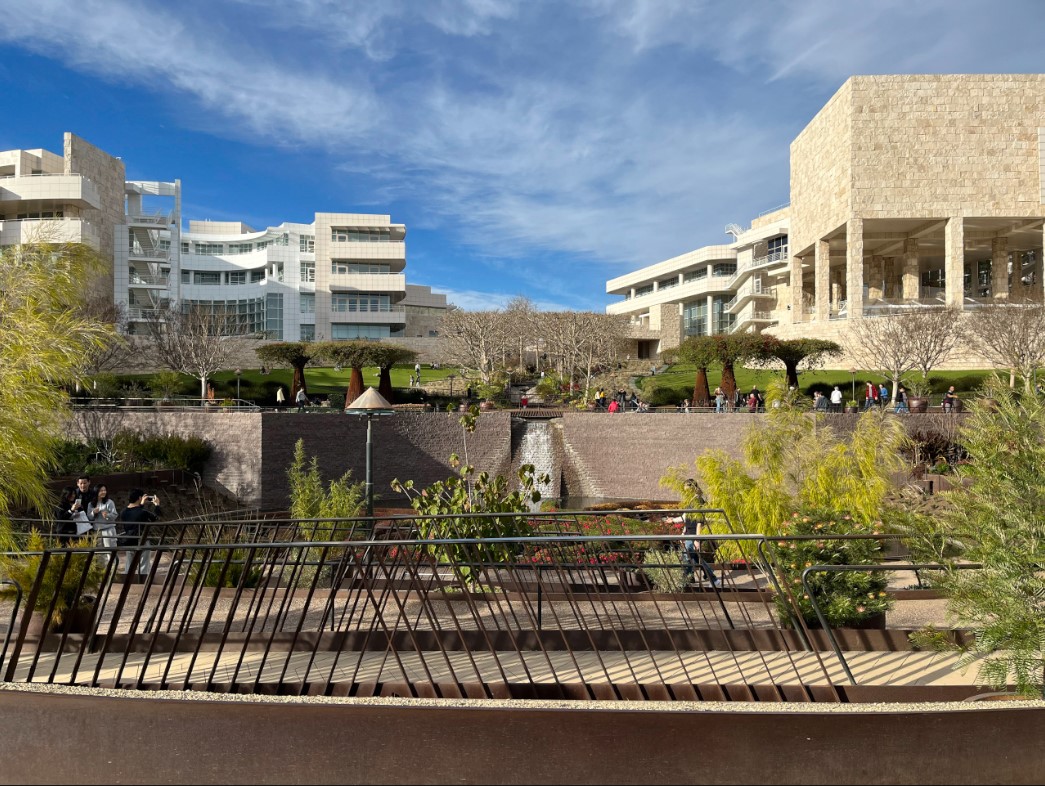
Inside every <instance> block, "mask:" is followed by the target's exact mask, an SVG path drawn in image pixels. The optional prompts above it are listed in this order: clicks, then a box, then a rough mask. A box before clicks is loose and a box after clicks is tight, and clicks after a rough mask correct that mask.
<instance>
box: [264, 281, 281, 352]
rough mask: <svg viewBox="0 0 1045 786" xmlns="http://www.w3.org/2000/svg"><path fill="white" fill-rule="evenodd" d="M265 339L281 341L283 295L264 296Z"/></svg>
mask: <svg viewBox="0 0 1045 786" xmlns="http://www.w3.org/2000/svg"><path fill="white" fill-rule="evenodd" d="M265 338H274V339H276V340H277V341H282V340H283V295H282V294H280V293H279V292H270V293H269V294H267V295H265Z"/></svg>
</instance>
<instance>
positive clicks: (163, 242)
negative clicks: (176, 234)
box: [156, 238, 171, 251]
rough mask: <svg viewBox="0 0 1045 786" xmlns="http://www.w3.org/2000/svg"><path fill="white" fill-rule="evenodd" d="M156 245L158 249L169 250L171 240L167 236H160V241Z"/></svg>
mask: <svg viewBox="0 0 1045 786" xmlns="http://www.w3.org/2000/svg"><path fill="white" fill-rule="evenodd" d="M156 245H157V246H158V247H159V249H160V251H170V250H171V241H170V239H169V238H161V239H160V241H159V242H158V243H157V244H156Z"/></svg>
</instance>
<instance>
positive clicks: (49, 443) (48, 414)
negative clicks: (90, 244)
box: [0, 234, 114, 541]
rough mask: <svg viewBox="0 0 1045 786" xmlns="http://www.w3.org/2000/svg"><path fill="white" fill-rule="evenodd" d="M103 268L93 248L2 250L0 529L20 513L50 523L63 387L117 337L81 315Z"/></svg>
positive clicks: (41, 239)
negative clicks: (27, 511)
mask: <svg viewBox="0 0 1045 786" xmlns="http://www.w3.org/2000/svg"><path fill="white" fill-rule="evenodd" d="M98 265H99V260H98V257H97V255H96V254H95V252H93V251H92V250H91V249H89V248H87V247H86V246H83V245H80V244H76V243H56V242H51V241H50V239H49V238H48V237H46V236H45V235H43V234H41V235H39V236H38V237H36V238H34V239H33V240H32V242H29V243H25V244H22V245H19V246H7V247H3V248H0V391H3V405H2V406H0V525H6V524H7V523H8V522H9V519H8V516H9V515H10V511H11V509H12V508H13V507H15V506H19V507H21V506H27V507H31V508H33V509H35V510H37V511H38V512H39V513H40V514H41V515H42V516H45V517H46V516H50V513H51V504H50V503H51V500H50V498H49V497H50V495H49V492H48V488H47V477H48V469H49V468H50V467H51V466H52V464H53V462H54V458H55V457H54V439H55V438H56V437H59V436H61V435H62V433H63V431H64V429H65V428H66V424H67V421H68V416H69V411H68V400H67V397H66V395H65V392H64V391H63V389H62V386H63V385H66V384H69V383H71V382H72V381H73V380H74V379H75V378H76V376H77V374H78V373H79V372H80V371H81V370H82V369H83V368H84V366H85V365H86V363H85V358H86V357H88V356H89V355H90V354H91V353H93V352H95V351H97V350H99V349H100V348H101V347H103V346H104V345H105V343H106V342H107V341H110V340H112V338H113V335H114V331H113V327H112V325H108V324H105V323H103V322H100V321H98V320H97V319H95V318H93V317H91V316H89V315H87V314H85V313H84V311H83V310H82V309H80V308H78V306H79V305H80V302H81V298H82V293H83V292H84V291H85V288H86V286H87V285H88V282H89V280H90V279H91V276H92V275H93V274H94V272H95V270H96V269H97V266H98ZM4 529H6V527H5V526H3V527H0V541H3V540H4V537H3V534H2V530H4Z"/></svg>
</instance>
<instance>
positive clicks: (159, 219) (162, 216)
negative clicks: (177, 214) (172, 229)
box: [127, 213, 171, 229]
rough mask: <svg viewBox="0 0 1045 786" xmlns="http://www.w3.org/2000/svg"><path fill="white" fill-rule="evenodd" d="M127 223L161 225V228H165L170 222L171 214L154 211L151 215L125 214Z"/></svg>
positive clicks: (144, 225)
mask: <svg viewBox="0 0 1045 786" xmlns="http://www.w3.org/2000/svg"><path fill="white" fill-rule="evenodd" d="M127 223H128V224H130V225H131V226H140V227H150V228H155V227H162V228H164V229H166V228H167V227H168V226H170V224H171V214H170V213H156V214H154V215H151V216H133V215H128V216H127Z"/></svg>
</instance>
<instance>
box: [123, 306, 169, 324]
mask: <svg viewBox="0 0 1045 786" xmlns="http://www.w3.org/2000/svg"><path fill="white" fill-rule="evenodd" d="M163 313H164V311H163V309H161V308H140V307H139V306H128V308H127V319H129V320H130V321H132V322H144V321H147V320H151V319H156V318H158V317H160V316H161V315H162V314H163Z"/></svg>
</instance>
